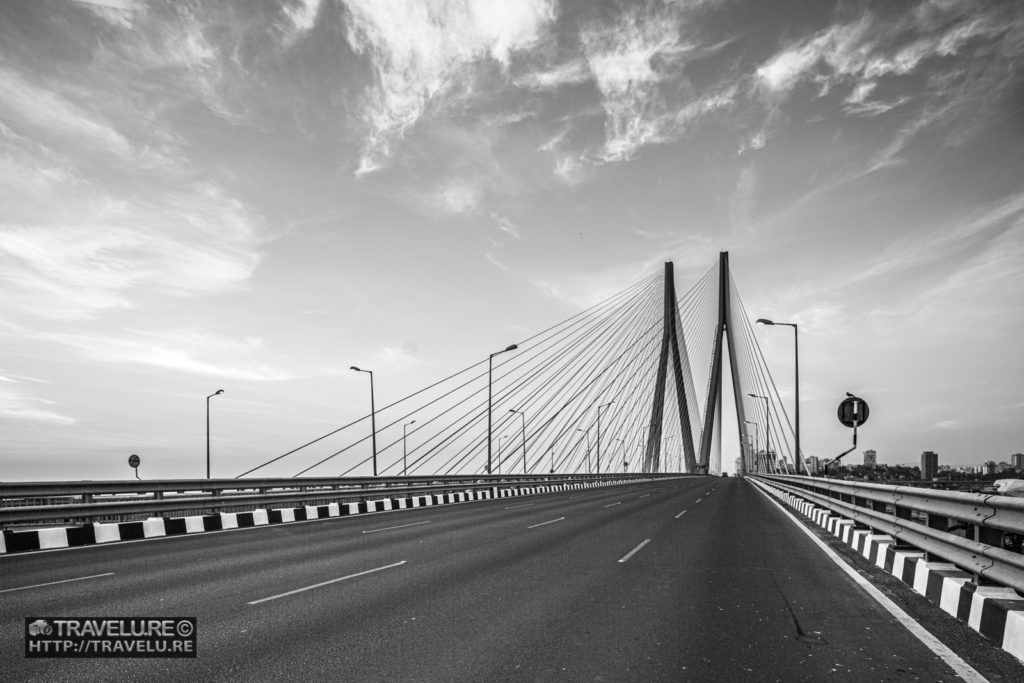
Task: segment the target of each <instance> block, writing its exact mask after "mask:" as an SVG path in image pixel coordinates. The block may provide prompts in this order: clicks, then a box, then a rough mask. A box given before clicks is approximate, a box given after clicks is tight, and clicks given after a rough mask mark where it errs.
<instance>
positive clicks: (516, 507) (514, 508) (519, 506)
mask: <svg viewBox="0 0 1024 683" xmlns="http://www.w3.org/2000/svg"><path fill="white" fill-rule="evenodd" d="M531 505H534V503H526V504H525V505H512V506H510V507H507V508H505V509H506V510H516V509H518V508H528V507H530V506H531Z"/></svg>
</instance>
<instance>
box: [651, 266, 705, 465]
mask: <svg viewBox="0 0 1024 683" xmlns="http://www.w3.org/2000/svg"><path fill="white" fill-rule="evenodd" d="M674 273H675V270H674V267H673V265H672V262H671V261H669V262H668V263H666V264H665V308H664V311H665V313H664V316H663V329H662V335H661V355H660V359H659V361H658V374H657V378H656V379H655V385H654V405H653V406H652V407H651V424H650V427H648V430H647V448H646V449H645V450H644V462H643V471H644V472H660V471H661V432H662V420H663V418H664V415H665V384H666V383H667V372H668V363H669V359H670V358H671V362H672V377H673V380H674V384H675V387H676V407H677V409H678V411H679V424H680V427H681V429H682V433H683V457H684V458H685V461H686V471H687V472H697V457H696V451H695V449H694V445H693V434H692V433H691V432H690V408H689V404H688V402H687V400H686V386H685V384H684V383H683V370H684V368H683V362H684V360H685V362H687V363H689V358H688V357H687V355H686V344H685V341H684V340H683V333H682V325H681V324H680V322H679V308H678V306H677V304H676V286H675V275H674ZM680 349H681V350H682V354H681V353H680Z"/></svg>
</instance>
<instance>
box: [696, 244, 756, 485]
mask: <svg viewBox="0 0 1024 683" xmlns="http://www.w3.org/2000/svg"><path fill="white" fill-rule="evenodd" d="M730 279H731V278H730V277H729V252H727V251H723V252H721V253H719V255H718V323H717V324H716V325H715V345H714V351H713V352H712V357H711V377H710V379H709V381H708V399H707V402H705V404H704V405H705V406H706V409H705V411H704V426H703V429H702V431H701V438H700V462H699V463H697V471H698V472H701V473H703V474H707V472H708V466H709V464H710V461H711V444H712V439H713V434H712V432H713V430H714V427H715V423H716V420H715V416H716V413H717V415H718V423H719V424H718V426H719V429H721V415H722V363H723V348H722V342H723V339H724V341H725V342H726V343H727V344H728V347H729V370H730V371H731V374H732V393H733V398H734V400H735V402H736V428H737V430H738V432H739V443H740V444H743V443H744V440H745V438H746V435H745V432H746V428H745V425H746V413H745V411H744V408H743V390H742V389H741V388H740V375H739V368H738V367H737V364H736V344H735V342H734V339H733V333H732V332H733V322H732V321H733V318H732V298H731V291H732V290H731V288H730V287H729V282H730ZM719 443H721V439H720V438H719ZM741 452H742V446H741ZM740 463H741V465H740V470H741V471H740V472H738V473H737V474H743V473H744V472H745V471H746V469H747V462H746V458H740Z"/></svg>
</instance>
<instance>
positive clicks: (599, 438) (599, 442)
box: [597, 401, 615, 474]
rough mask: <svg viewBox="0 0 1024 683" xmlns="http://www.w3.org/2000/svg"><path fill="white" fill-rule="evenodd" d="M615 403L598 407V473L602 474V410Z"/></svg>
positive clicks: (610, 402) (609, 402)
mask: <svg viewBox="0 0 1024 683" xmlns="http://www.w3.org/2000/svg"><path fill="white" fill-rule="evenodd" d="M613 403H615V401H608V402H607V403H605V404H604V405H602V406H598V407H597V473H598V474H601V408H607V407H608V406H610V405H611V404H613Z"/></svg>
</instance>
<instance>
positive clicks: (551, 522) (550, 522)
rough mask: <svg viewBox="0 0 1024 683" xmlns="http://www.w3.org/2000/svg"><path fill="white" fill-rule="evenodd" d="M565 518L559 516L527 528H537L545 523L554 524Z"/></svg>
mask: <svg viewBox="0 0 1024 683" xmlns="http://www.w3.org/2000/svg"><path fill="white" fill-rule="evenodd" d="M563 519H565V517H559V518H558V519H549V520H548V521H546V522H541V523H540V524H534V525H533V526H528V527H526V528H527V529H536V528H537V527H539V526H544V525H545V524H554V523H555V522H561V521H562V520H563Z"/></svg>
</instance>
